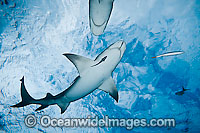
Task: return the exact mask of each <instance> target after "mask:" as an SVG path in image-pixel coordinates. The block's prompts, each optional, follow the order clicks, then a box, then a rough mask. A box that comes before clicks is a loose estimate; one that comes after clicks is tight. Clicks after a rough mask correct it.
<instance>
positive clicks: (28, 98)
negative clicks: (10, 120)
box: [11, 77, 35, 107]
mask: <svg viewBox="0 0 200 133" xmlns="http://www.w3.org/2000/svg"><path fill="white" fill-rule="evenodd" d="M20 81H21V98H22V101H21V102H20V103H18V104H16V105H13V106H11V107H23V106H26V105H29V104H31V103H33V101H35V99H34V98H32V97H31V96H30V95H29V94H28V92H27V90H26V87H25V85H24V77H22V79H21V80H20Z"/></svg>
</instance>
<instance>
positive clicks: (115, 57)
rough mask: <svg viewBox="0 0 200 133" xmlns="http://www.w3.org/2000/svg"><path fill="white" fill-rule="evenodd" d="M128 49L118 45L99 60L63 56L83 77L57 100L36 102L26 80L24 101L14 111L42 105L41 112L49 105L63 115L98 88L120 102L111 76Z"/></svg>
mask: <svg viewBox="0 0 200 133" xmlns="http://www.w3.org/2000/svg"><path fill="white" fill-rule="evenodd" d="M125 49H126V43H125V42H124V41H117V42H115V43H114V44H112V45H110V46H109V47H108V48H107V49H106V50H104V51H103V52H102V53H101V54H99V55H98V56H97V57H96V59H95V60H91V59H88V58H86V57H83V56H80V55H75V54H68V53H67V54H63V55H64V56H66V57H67V58H68V59H69V60H70V61H71V62H72V63H73V64H74V65H75V67H76V68H77V69H78V72H79V76H78V77H76V79H75V80H74V82H73V83H72V85H71V86H70V87H69V88H67V89H66V90H64V91H63V92H61V93H59V94H57V95H55V96H53V95H52V94H50V93H47V95H46V97H44V98H41V99H34V98H33V97H31V96H30V95H29V93H28V92H27V90H26V87H25V84H24V77H23V78H22V79H21V97H22V101H21V102H20V103H18V104H16V105H13V106H11V107H23V106H26V105H29V104H40V105H41V106H40V107H39V108H38V109H36V111H37V110H41V109H44V108H46V107H48V106H49V105H54V104H57V105H58V106H59V107H60V108H61V113H64V112H65V110H66V109H67V107H68V106H69V104H70V102H73V101H76V100H78V99H81V98H83V97H85V96H87V95H88V94H90V93H92V92H93V91H94V90H95V89H97V88H98V89H100V90H103V91H105V92H107V93H109V94H110V95H111V96H112V97H113V98H114V99H115V100H116V101H117V102H118V91H117V88H116V86H115V83H114V80H113V79H112V77H111V74H112V72H113V71H114V69H115V68H116V66H117V65H118V63H119V62H120V60H121V58H122V56H123V54H124V52H125Z"/></svg>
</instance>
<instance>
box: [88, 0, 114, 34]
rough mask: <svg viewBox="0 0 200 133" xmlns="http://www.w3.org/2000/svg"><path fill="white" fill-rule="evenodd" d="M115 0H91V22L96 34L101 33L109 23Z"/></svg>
mask: <svg viewBox="0 0 200 133" xmlns="http://www.w3.org/2000/svg"><path fill="white" fill-rule="evenodd" d="M113 2H114V0H89V23H90V29H91V31H92V33H93V34H94V35H97V36H98V35H101V34H102V33H103V32H104V30H105V28H106V25H107V23H108V20H109V18H110V15H111V12H112V9H113Z"/></svg>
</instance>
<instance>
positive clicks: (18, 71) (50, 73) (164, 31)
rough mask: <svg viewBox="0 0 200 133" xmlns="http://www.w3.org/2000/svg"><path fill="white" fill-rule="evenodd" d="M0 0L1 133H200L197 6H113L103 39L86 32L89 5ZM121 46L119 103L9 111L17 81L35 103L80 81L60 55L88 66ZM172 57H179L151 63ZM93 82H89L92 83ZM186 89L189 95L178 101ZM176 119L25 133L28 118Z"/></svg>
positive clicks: (119, 2)
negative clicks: (154, 123) (143, 124)
mask: <svg viewBox="0 0 200 133" xmlns="http://www.w3.org/2000/svg"><path fill="white" fill-rule="evenodd" d="M6 1H7V3H5V0H0V2H1V3H0V132H1V131H6V132H17V131H21V132H61V131H63V132H67V131H70V132H81V131H82V132H198V131H200V126H199V125H200V124H199V123H200V98H199V96H200V87H199V86H200V45H199V44H200V1H199V0H115V1H114V7H113V11H112V14H111V17H110V20H109V22H108V25H107V28H106V29H105V32H104V33H103V34H102V35H100V36H94V35H93V34H92V33H91V32H90V27H89V22H88V19H89V16H88V14H89V9H88V8H89V4H88V3H89V2H88V0H6ZM120 39H123V40H124V41H125V42H126V43H127V49H126V51H125V54H124V56H123V58H122V60H121V62H120V63H119V65H118V66H117V68H116V69H115V70H114V72H113V79H114V81H115V84H116V86H117V88H118V91H119V102H118V103H116V102H115V100H114V99H113V98H111V97H110V96H109V95H108V94H107V93H105V92H103V91H100V90H95V91H94V92H93V93H91V94H89V95H88V96H86V97H84V98H82V99H80V100H78V101H75V102H73V103H71V104H70V106H69V107H68V109H67V110H66V111H65V113H64V114H61V113H60V108H59V107H58V106H57V105H54V106H49V107H48V108H46V109H44V110H42V111H38V112H35V111H34V110H35V109H36V108H37V107H39V105H29V106H26V107H23V108H11V107H10V106H11V105H14V104H16V103H18V102H19V101H21V95H20V81H19V80H20V79H21V78H22V77H23V76H25V85H26V88H27V90H28V92H29V93H30V95H31V96H32V97H34V98H36V99H39V98H42V97H45V96H46V94H47V93H48V92H49V93H51V94H53V95H56V94H58V93H60V92H62V91H63V90H65V89H66V88H67V87H68V86H69V85H70V83H71V82H72V81H73V80H74V78H76V76H78V72H77V70H76V68H75V66H73V64H72V63H71V62H70V61H69V60H67V59H66V58H65V57H64V56H63V55H62V54H63V53H75V54H79V55H82V56H85V57H88V58H91V59H95V58H96V56H97V55H98V54H99V53H101V52H102V51H103V50H104V49H106V48H107V47H108V46H109V45H111V44H112V43H114V42H115V41H118V40H120ZM170 51H184V54H182V55H177V56H169V57H161V58H156V59H153V58H152V57H154V56H156V55H159V54H163V53H166V52H170ZM89 83H90V81H88V84H89ZM182 86H184V87H185V88H187V89H190V90H189V91H186V92H185V94H183V95H181V96H179V95H175V93H176V92H177V91H181V90H182ZM28 114H34V115H35V116H36V117H37V118H40V117H41V116H42V115H49V116H51V117H52V118H86V117H87V116H88V115H90V116H95V115H97V116H98V117H100V118H102V117H104V116H105V115H108V116H109V117H111V118H146V119H148V120H149V119H152V118H175V120H176V127H170V128H168V127H145V128H142V127H137V128H133V129H132V130H127V129H126V128H119V127H104V128H89V127H87V128H65V127H63V128H60V127H56V128H54V127H48V128H44V127H42V126H41V125H40V124H39V121H38V124H37V125H36V126H35V127H33V128H28V127H27V126H26V125H25V124H24V118H25V116H26V115H28Z"/></svg>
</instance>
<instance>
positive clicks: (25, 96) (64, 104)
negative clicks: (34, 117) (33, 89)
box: [11, 77, 70, 113]
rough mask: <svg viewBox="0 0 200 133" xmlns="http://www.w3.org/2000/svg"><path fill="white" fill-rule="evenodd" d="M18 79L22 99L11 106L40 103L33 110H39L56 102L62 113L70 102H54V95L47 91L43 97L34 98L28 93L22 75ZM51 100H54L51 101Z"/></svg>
mask: <svg viewBox="0 0 200 133" xmlns="http://www.w3.org/2000/svg"><path fill="white" fill-rule="evenodd" d="M20 81H21V98H22V101H21V102H19V103H18V104H15V105H13V106H11V107H24V106H26V105H29V104H40V105H41V106H40V107H39V108H37V109H36V110H35V111H39V110H42V109H44V108H47V107H48V106H49V105H53V104H57V105H58V106H59V107H60V109H61V113H64V112H65V110H66V109H67V107H68V106H69V104H70V103H69V102H66V101H64V102H56V101H57V100H56V98H55V96H53V95H51V94H50V93H47V95H46V97H45V98H42V99H39V100H36V99H34V98H32V97H31V96H30V95H29V94H28V92H27V90H26V87H25V85H24V77H23V78H22V79H21V80H20ZM52 100H53V101H54V102H52ZM58 101H59V100H58Z"/></svg>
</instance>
